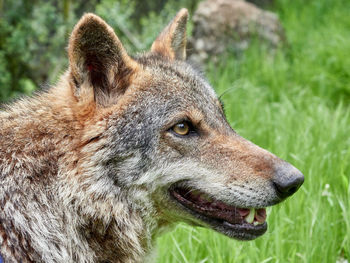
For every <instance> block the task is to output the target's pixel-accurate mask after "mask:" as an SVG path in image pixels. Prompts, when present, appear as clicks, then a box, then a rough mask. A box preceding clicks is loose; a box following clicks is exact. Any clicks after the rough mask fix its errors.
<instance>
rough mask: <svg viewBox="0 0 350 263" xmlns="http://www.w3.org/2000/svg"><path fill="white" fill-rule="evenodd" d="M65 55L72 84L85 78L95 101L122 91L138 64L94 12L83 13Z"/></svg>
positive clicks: (83, 80)
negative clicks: (91, 89) (66, 55)
mask: <svg viewBox="0 0 350 263" xmlns="http://www.w3.org/2000/svg"><path fill="white" fill-rule="evenodd" d="M68 55H69V63H70V76H71V80H72V81H73V83H74V86H76V87H77V89H79V87H80V85H81V84H82V83H87V82H88V83H89V86H91V87H93V89H94V98H95V101H97V102H101V103H102V104H103V100H105V99H106V98H108V97H109V95H110V94H120V93H123V92H124V91H123V89H125V88H126V87H127V86H128V80H129V78H130V76H131V74H132V73H133V72H134V71H135V70H136V69H137V66H138V64H137V62H135V61H134V60H133V59H132V58H131V57H129V56H128V54H127V53H126V51H125V49H124V47H123V46H122V43H121V42H120V40H119V39H118V37H117V36H116V34H115V33H114V31H113V29H112V28H111V27H110V26H109V25H107V23H106V22H104V21H103V20H102V19H101V18H100V17H98V16H96V15H93V14H86V15H84V16H83V17H82V18H81V19H80V21H79V22H78V24H77V25H76V26H75V27H74V29H73V32H72V34H71V36H70V39H69V46H68Z"/></svg>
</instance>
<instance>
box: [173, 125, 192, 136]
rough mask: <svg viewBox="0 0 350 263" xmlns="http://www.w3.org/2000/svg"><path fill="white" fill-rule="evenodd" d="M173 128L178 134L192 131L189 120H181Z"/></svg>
mask: <svg viewBox="0 0 350 263" xmlns="http://www.w3.org/2000/svg"><path fill="white" fill-rule="evenodd" d="M171 129H172V130H173V131H174V132H175V133H176V134H178V135H182V136H184V135H187V134H189V133H190V125H189V124H188V123H187V122H180V123H178V124H175V125H174V126H173V127H172V128H171Z"/></svg>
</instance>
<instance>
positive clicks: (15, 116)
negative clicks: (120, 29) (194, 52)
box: [0, 9, 304, 263]
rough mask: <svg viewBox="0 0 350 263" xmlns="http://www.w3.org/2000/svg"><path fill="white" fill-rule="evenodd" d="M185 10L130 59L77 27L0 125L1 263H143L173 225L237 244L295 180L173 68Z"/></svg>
mask: <svg viewBox="0 0 350 263" xmlns="http://www.w3.org/2000/svg"><path fill="white" fill-rule="evenodd" d="M187 18H188V11H187V10H186V9H181V10H180V11H179V12H178V14H177V15H176V16H175V18H174V19H173V20H172V21H171V22H170V23H169V24H168V25H167V26H166V27H165V29H164V30H163V31H162V32H161V33H160V35H159V36H158V37H157V39H156V40H155V41H154V43H153V44H152V47H151V50H150V51H149V52H147V53H143V54H140V55H138V56H134V57H133V56H130V55H128V53H127V52H126V50H125V48H124V47H123V45H122V44H121V42H120V40H119V39H118V37H117V36H116V34H115V33H114V31H113V29H112V28H111V27H110V26H109V25H107V24H106V23H105V22H104V21H103V20H102V19H101V18H100V17H98V16H96V15H94V14H85V15H84V16H83V17H82V18H81V20H80V21H79V22H78V23H77V25H76V26H75V27H74V29H73V32H72V34H71V36H70V39H69V44H68V57H69V68H68V69H67V71H66V72H65V73H64V74H63V75H62V76H61V78H60V80H59V81H58V83H57V84H56V85H54V86H53V87H51V88H49V89H48V90H46V91H41V92H39V93H37V94H35V95H33V96H32V97H30V98H22V99H20V100H18V101H16V102H14V103H12V104H8V105H5V106H3V110H2V111H1V113H0V208H1V211H0V255H1V258H2V259H3V260H4V262H23V263H25V262H144V261H145V260H151V259H152V255H153V251H154V247H155V240H156V238H157V237H158V236H159V235H160V234H162V233H164V232H165V231H169V229H171V228H172V227H173V226H174V225H175V224H176V223H177V222H180V221H182V222H186V223H188V224H190V225H192V226H200V227H208V228H211V229H213V230H215V231H217V232H219V233H222V234H224V235H226V236H229V237H231V238H235V239H239V240H251V239H255V238H257V237H258V236H260V235H262V234H263V233H264V232H265V231H266V229H267V224H266V221H265V219H266V211H265V207H267V206H271V205H274V204H276V203H279V202H280V201H282V200H284V199H285V198H287V197H288V196H290V195H292V194H293V193H295V192H296V191H297V190H298V188H299V187H300V186H301V185H302V183H303V181H304V177H303V175H302V173H301V172H300V171H299V170H297V169H296V168H294V167H293V166H292V165H291V164H288V163H287V162H285V161H283V160H281V159H279V158H278V157H276V156H275V155H273V154H272V153H270V152H268V151H266V150H264V149H262V148H260V147H258V146H256V145H254V144H253V143H251V142H249V141H248V140H245V139H244V138H242V137H240V136H239V135H238V134H237V133H236V132H235V131H234V130H233V129H232V128H231V127H230V125H229V124H228V122H227V120H226V118H225V115H224V111H223V107H222V105H221V103H220V101H219V99H218V97H217V96H216V94H215V92H214V90H213V89H212V87H211V86H210V85H209V84H208V82H207V81H206V80H205V78H204V77H203V76H202V75H201V74H200V73H198V72H197V71H196V70H195V69H194V68H193V67H192V66H191V65H189V64H188V63H187V62H186V61H185V60H186V22H187Z"/></svg>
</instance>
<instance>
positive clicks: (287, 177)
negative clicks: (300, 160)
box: [272, 163, 304, 199]
mask: <svg viewBox="0 0 350 263" xmlns="http://www.w3.org/2000/svg"><path fill="white" fill-rule="evenodd" d="M272 181H273V184H274V186H275V188H276V192H277V195H278V196H279V197H280V198H283V199H284V198H287V197H288V196H291V195H292V194H294V193H295V192H296V191H297V190H298V189H299V187H300V186H301V185H302V184H303V183H304V175H303V174H302V173H301V172H300V171H299V170H298V169H296V168H295V167H294V166H292V165H290V164H288V163H284V164H283V165H282V166H280V167H279V168H277V169H276V172H275V175H274V177H273V179H272Z"/></svg>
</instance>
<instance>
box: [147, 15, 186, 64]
mask: <svg viewBox="0 0 350 263" xmlns="http://www.w3.org/2000/svg"><path fill="white" fill-rule="evenodd" d="M187 18H188V11H187V9H185V8H183V9H181V10H180V11H179V12H178V13H177V14H176V16H175V17H174V19H173V20H172V21H171V22H170V23H169V25H167V27H166V28H164V30H163V31H162V33H160V35H159V36H158V37H157V39H156V40H155V41H154V42H153V44H152V48H151V51H152V52H154V53H157V54H160V55H162V56H165V57H167V58H169V59H172V60H173V59H178V60H185V59H186V24H187Z"/></svg>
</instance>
